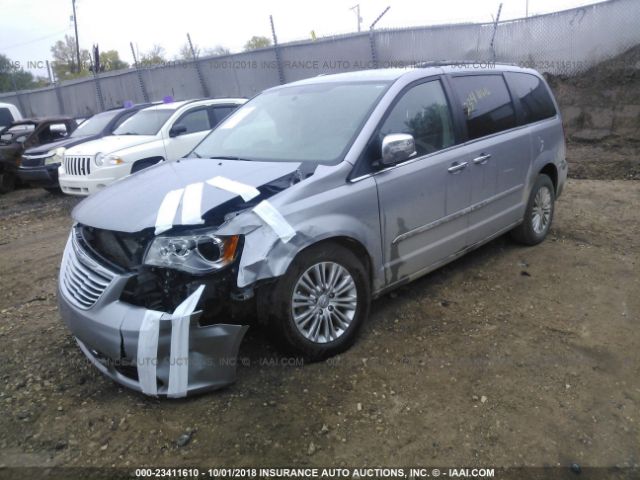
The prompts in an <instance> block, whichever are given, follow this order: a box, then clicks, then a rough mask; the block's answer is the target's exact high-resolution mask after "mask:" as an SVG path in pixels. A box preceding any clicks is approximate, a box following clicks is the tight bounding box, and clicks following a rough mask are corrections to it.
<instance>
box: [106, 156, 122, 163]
mask: <svg viewBox="0 0 640 480" xmlns="http://www.w3.org/2000/svg"><path fill="white" fill-rule="evenodd" d="M104 163H105V164H107V165H121V164H123V163H124V160H122V158H120V157H119V156H117V155H109V156H107V157H105V158H104Z"/></svg>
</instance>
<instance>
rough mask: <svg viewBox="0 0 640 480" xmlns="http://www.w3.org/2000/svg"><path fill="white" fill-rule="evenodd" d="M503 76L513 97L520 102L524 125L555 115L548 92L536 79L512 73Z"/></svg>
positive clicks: (532, 76)
mask: <svg viewBox="0 0 640 480" xmlns="http://www.w3.org/2000/svg"><path fill="white" fill-rule="evenodd" d="M505 76H506V78H507V81H508V82H509V86H510V87H511V89H512V91H513V92H514V95H515V96H516V98H518V99H519V100H520V106H521V107H522V114H523V122H524V123H531V122H537V121H538V120H543V119H545V118H549V117H553V116H554V115H555V114H556V107H555V106H554V105H553V100H551V95H549V90H547V87H546V86H545V85H544V83H542V82H541V81H540V79H539V78H538V77H536V76H535V75H530V74H528V73H513V72H506V73H505Z"/></svg>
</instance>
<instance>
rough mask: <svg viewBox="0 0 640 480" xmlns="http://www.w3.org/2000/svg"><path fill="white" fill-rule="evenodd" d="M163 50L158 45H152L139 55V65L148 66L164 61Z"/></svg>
mask: <svg viewBox="0 0 640 480" xmlns="http://www.w3.org/2000/svg"><path fill="white" fill-rule="evenodd" d="M165 62H166V60H165V50H164V48H162V47H161V46H160V45H157V44H156V45H154V46H153V47H151V49H150V50H149V51H148V52H145V53H143V54H142V55H140V65H142V66H144V67H149V66H151V65H161V64H163V63H165Z"/></svg>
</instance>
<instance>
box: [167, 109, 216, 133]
mask: <svg viewBox="0 0 640 480" xmlns="http://www.w3.org/2000/svg"><path fill="white" fill-rule="evenodd" d="M175 124H176V125H183V126H184V127H186V128H187V131H186V132H184V134H183V135H188V134H190V133H196V132H202V131H204V130H211V123H210V121H209V114H208V113H207V109H206V108H200V109H198V110H192V111H191V112H188V113H185V114H184V116H183V117H182V118H181V119H180V120H178V121H177V122H176V123H175Z"/></svg>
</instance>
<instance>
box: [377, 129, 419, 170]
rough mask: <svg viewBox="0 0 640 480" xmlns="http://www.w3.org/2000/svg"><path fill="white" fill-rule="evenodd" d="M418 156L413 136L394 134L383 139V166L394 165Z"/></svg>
mask: <svg viewBox="0 0 640 480" xmlns="http://www.w3.org/2000/svg"><path fill="white" fill-rule="evenodd" d="M415 154H416V143H415V140H414V139H413V135H409V134H407V133H392V134H390V135H386V136H385V137H384V138H383V139H382V164H383V165H393V164H395V163H398V162H402V161H404V160H407V159H409V158H411V157H412V156H414V155H415Z"/></svg>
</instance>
